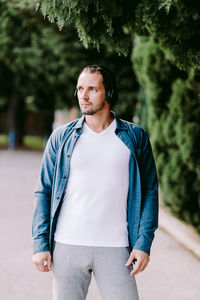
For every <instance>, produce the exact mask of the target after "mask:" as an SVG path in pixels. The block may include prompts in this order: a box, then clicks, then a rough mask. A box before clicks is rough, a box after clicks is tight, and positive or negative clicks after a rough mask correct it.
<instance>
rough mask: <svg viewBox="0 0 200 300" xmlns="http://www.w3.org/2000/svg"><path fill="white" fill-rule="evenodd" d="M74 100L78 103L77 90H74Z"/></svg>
mask: <svg viewBox="0 0 200 300" xmlns="http://www.w3.org/2000/svg"><path fill="white" fill-rule="evenodd" d="M74 98H75V99H76V100H77V101H78V90H77V89H75V92H74Z"/></svg>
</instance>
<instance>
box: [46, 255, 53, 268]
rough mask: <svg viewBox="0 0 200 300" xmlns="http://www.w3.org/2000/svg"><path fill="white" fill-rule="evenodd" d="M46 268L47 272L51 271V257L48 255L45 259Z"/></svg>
mask: <svg viewBox="0 0 200 300" xmlns="http://www.w3.org/2000/svg"><path fill="white" fill-rule="evenodd" d="M47 267H48V270H49V271H51V270H52V262H51V256H50V255H49V256H48V257H47Z"/></svg>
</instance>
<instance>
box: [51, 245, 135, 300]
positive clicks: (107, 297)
mask: <svg viewBox="0 0 200 300" xmlns="http://www.w3.org/2000/svg"><path fill="white" fill-rule="evenodd" d="M128 257H129V251H128V248H127V247H93V246H77V245H64V244H60V243H55V245H54V251H53V299H54V300H84V299H86V296H87V292H88V287H89V284H90V280H91V275H92V272H93V274H94V277H95V280H96V282H97V285H98V287H99V290H100V293H101V297H102V299H103V300H138V299H139V297H138V292H137V287H136V282H135V278H134V277H132V276H130V271H131V270H132V266H130V267H126V266H125V264H126V262H127V260H128ZM94 300H95V299H94Z"/></svg>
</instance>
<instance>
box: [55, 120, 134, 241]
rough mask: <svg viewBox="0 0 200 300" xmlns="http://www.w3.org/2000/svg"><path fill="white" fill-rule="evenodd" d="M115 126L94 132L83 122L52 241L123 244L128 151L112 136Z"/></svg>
mask: <svg viewBox="0 0 200 300" xmlns="http://www.w3.org/2000/svg"><path fill="white" fill-rule="evenodd" d="M115 128H116V121H115V119H114V120H113V121H112V123H111V124H110V125H109V126H108V127H107V128H106V129H105V130H104V131H102V132H100V133H95V132H94V131H93V130H91V129H90V127H89V126H88V125H87V124H86V123H84V126H83V133H82V134H81V136H80V137H79V139H78V140H77V143H76V145H75V148H74V151H73V153H72V157H71V164H70V174H69V179H68V183H67V187H66V191H65V195H64V198H63V203H62V207H61V211H60V214H59V217H58V222H57V227H56V232H55V236H54V238H55V241H57V242H60V243H64V244H73V245H87V246H104V247H126V246H128V244H129V243H128V231H127V194H128V186H129V157H130V150H129V149H128V148H127V146H125V144H124V143H123V142H122V141H121V140H120V139H119V138H118V137H117V136H116V134H115Z"/></svg>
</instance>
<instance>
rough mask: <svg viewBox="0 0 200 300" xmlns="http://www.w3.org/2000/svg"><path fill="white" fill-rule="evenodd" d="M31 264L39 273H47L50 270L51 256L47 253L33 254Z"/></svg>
mask: <svg viewBox="0 0 200 300" xmlns="http://www.w3.org/2000/svg"><path fill="white" fill-rule="evenodd" d="M32 260H33V263H34V265H35V266H36V268H37V269H38V271H40V272H49V271H51V270H52V261H51V254H50V252H49V251H46V252H38V253H35V254H33V257H32Z"/></svg>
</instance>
